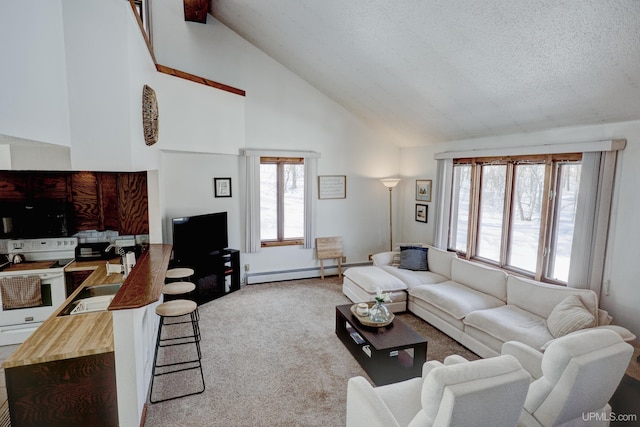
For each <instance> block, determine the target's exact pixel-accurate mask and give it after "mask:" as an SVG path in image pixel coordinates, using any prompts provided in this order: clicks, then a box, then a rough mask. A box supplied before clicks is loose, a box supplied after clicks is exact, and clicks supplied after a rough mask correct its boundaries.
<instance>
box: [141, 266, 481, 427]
mask: <svg viewBox="0 0 640 427" xmlns="http://www.w3.org/2000/svg"><path fill="white" fill-rule="evenodd" d="M341 282H342V281H341V280H339V279H338V278H337V277H330V278H327V279H325V280H324V281H322V280H320V279H310V280H297V281H287V282H276V283H270V284H261V285H250V286H245V287H243V288H242V289H241V290H240V291H238V292H235V293H232V294H230V295H227V296H225V297H223V298H220V299H218V300H214V301H211V302H209V303H207V304H205V305H203V306H201V307H200V315H201V319H200V325H201V330H202V354H203V364H204V368H205V373H204V376H205V382H206V391H205V392H204V393H202V394H199V395H194V396H189V397H185V398H181V399H177V400H173V401H168V402H162V403H157V404H150V405H149V406H148V412H147V420H146V424H145V425H146V426H153V427H156V426H343V425H344V424H345V415H346V412H345V411H346V406H345V402H346V390H347V380H348V379H349V378H350V377H352V376H356V375H363V376H365V377H366V378H368V377H367V376H366V374H365V373H364V371H363V370H362V368H361V367H360V365H359V364H358V363H357V362H356V361H355V359H354V358H353V357H352V356H351V354H350V353H349V352H348V350H347V349H346V348H345V347H344V346H343V345H342V343H341V342H340V340H339V339H338V337H337V336H336V334H335V306H336V305H338V304H346V303H349V302H350V301H349V300H348V299H347V298H346V297H345V296H344V295H343V294H342V291H341ZM399 318H400V319H402V320H403V321H405V322H406V323H408V324H409V325H411V326H412V327H413V328H414V329H415V330H417V331H418V332H419V333H420V334H422V335H423V336H424V337H425V338H427V339H428V341H429V344H428V347H427V359H428V360H442V359H443V358H444V357H446V356H447V355H449V354H461V355H463V356H465V357H467V358H470V359H476V358H478V357H477V356H476V355H475V354H473V353H471V352H470V351H468V350H467V349H465V348H464V347H462V346H460V345H459V344H457V343H456V342H455V341H453V340H451V339H450V338H448V337H447V336H445V335H444V334H442V333H440V332H438V331H437V330H435V329H434V328H432V327H431V326H429V325H428V324H427V323H426V322H424V321H422V320H420V319H418V318H417V317H415V316H413V315H411V314H400V315H399ZM173 349H174V350H173V351H177V352H180V353H181V354H177V353H172V354H169V353H167V354H166V356H167V358H171V359H172V360H176V359H174V358H177V357H187V358H188V357H192V355H193V354H189V352H188V351H187V350H184V351H181V350H178V349H179V347H174V348H173ZM182 360H186V359H182ZM198 375H199V374H198V373H197V372H196V371H189V372H183V373H180V374H172V375H167V376H163V377H159V381H158V382H157V388H156V389H155V390H154V396H155V397H156V398H160V397H163V396H168V394H166V393H169V394H170V393H176V392H180V391H181V390H185V391H187V390H188V391H191V390H193V391H195V390H196V389H197V386H198ZM156 393H158V394H156Z"/></svg>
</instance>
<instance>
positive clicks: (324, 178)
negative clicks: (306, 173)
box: [318, 175, 347, 199]
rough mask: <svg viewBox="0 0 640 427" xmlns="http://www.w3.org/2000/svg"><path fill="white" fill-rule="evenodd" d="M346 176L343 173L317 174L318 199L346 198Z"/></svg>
mask: <svg viewBox="0 0 640 427" xmlns="http://www.w3.org/2000/svg"><path fill="white" fill-rule="evenodd" d="M346 198H347V177H346V176H345V175H319V176H318V199H346Z"/></svg>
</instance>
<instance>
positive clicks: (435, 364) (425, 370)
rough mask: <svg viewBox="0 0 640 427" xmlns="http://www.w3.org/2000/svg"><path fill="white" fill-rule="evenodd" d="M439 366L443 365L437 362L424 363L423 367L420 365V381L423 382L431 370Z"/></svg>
mask: <svg viewBox="0 0 640 427" xmlns="http://www.w3.org/2000/svg"><path fill="white" fill-rule="evenodd" d="M441 366H444V365H443V364H442V363H441V362H438V361H437V360H430V361H428V362H425V363H424V365H422V379H423V380H424V379H425V378H427V375H429V372H431V370H432V369H434V368H439V367H441Z"/></svg>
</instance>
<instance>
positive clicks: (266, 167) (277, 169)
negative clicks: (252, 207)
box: [260, 157, 304, 246]
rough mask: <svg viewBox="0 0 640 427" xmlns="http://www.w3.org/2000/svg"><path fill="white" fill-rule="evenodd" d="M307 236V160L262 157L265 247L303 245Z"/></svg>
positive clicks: (262, 240)
mask: <svg viewBox="0 0 640 427" xmlns="http://www.w3.org/2000/svg"><path fill="white" fill-rule="evenodd" d="M303 239H304V159H303V158H293V157H261V158H260V240H261V242H262V246H280V245H299V244H302V243H303Z"/></svg>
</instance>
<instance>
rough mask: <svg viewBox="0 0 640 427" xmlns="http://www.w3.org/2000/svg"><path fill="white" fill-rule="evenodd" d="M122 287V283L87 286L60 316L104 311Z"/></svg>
mask: <svg viewBox="0 0 640 427" xmlns="http://www.w3.org/2000/svg"><path fill="white" fill-rule="evenodd" d="M121 286H122V283H111V284H108V285H95V286H87V287H86V288H84V289H82V290H81V291H80V292H79V293H78V295H76V296H75V297H74V298H73V299H72V300H71V302H70V303H69V304H67V305H66V307H65V308H63V309H62V310H61V311H60V314H58V316H68V315H73V314H81V313H90V312H93V311H104V310H106V309H107V307H109V304H111V300H112V299H113V297H114V296H115V294H116V293H117V292H118V289H120V287H121Z"/></svg>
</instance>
